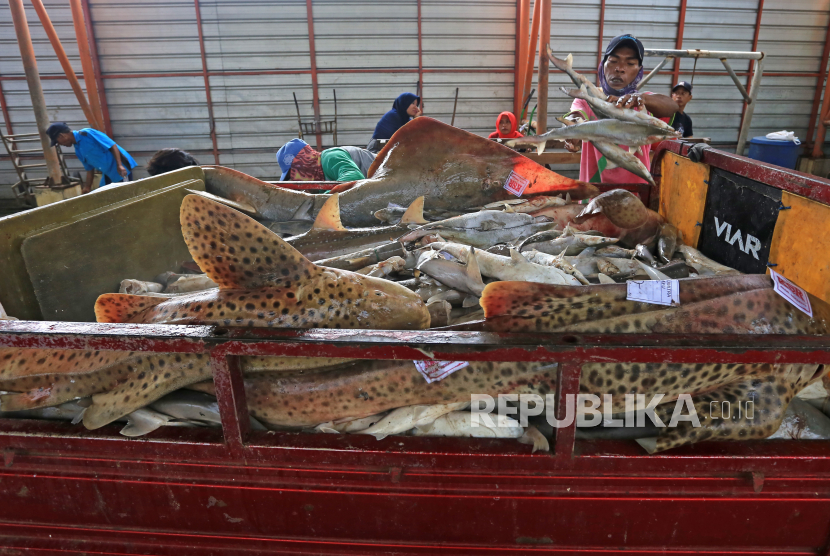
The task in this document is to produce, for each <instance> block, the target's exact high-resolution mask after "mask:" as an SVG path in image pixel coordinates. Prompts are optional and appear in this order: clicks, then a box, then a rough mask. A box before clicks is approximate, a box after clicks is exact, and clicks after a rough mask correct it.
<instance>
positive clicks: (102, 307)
mask: <svg viewBox="0 0 830 556" xmlns="http://www.w3.org/2000/svg"><path fill="white" fill-rule="evenodd" d="M164 301H167V298H166V297H149V296H146V295H130V294H127V293H105V294H103V295H101V296H99V297H98V299H97V300H96V301H95V319H96V320H97V321H98V322H133V320H132V319H134V318H135V317H136V316H138V315H140V314H141V313H142V312H144V310H145V309H149V308H150V307H155V306H156V305H158V304H159V303H162V302H164ZM139 322H140V321H139Z"/></svg>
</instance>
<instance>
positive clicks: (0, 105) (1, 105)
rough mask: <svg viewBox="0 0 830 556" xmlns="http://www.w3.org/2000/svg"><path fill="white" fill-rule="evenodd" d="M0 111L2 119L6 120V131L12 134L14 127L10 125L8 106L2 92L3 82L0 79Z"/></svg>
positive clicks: (10, 118)
mask: <svg viewBox="0 0 830 556" xmlns="http://www.w3.org/2000/svg"><path fill="white" fill-rule="evenodd" d="M0 111H2V112H3V121H4V122H6V133H7V134H8V135H12V134H13V133H14V128H13V127H12V117H11V115H10V114H9V107H8V105H7V104H6V96H5V95H4V94H3V83H2V81H0Z"/></svg>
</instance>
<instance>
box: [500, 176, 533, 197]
mask: <svg viewBox="0 0 830 556" xmlns="http://www.w3.org/2000/svg"><path fill="white" fill-rule="evenodd" d="M528 185H530V180H529V179H525V178H523V177H522V176H520V175H519V174H517V173H516V172H514V171H512V170H511V171H510V175H509V176H507V181H506V182H505V183H504V188H505V189H506V190H508V191H509V192H510V193H512V194H513V195H515V196H516V197H521V196H522V193H524V192H525V189H527V186H528Z"/></svg>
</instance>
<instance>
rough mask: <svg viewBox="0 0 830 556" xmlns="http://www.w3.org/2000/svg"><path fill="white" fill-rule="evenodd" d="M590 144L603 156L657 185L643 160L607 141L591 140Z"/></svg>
mask: <svg viewBox="0 0 830 556" xmlns="http://www.w3.org/2000/svg"><path fill="white" fill-rule="evenodd" d="M591 144H592V145H593V146H595V147H596V148H597V150H598V151H599V152H601V153H602V154H603V155H604V156H605V158H607V159H608V160H610V161H611V162H613V163H614V164H616V165H617V166H619V167H620V168H623V169H625V170H628V171H629V172H631V173H632V174H634V175H635V176H639V177H641V178H643V179H644V180H646V181H647V182H648V183H650V184H651V185H653V186H655V187H657V183H656V182H655V181H654V178H653V177H652V175H651V172H649V171H648V168H646V165H645V164H643V161H642V160H640V159H639V158H637V157H636V156H634V155H633V154H632V153H631V152H629V151H626V150H624V149H623V148H622V147H620V146H619V145H616V144H614V143H610V142H608V141H591Z"/></svg>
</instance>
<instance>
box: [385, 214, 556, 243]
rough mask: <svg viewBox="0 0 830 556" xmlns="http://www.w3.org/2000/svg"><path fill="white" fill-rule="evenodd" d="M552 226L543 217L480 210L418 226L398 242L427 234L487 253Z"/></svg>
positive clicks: (412, 239) (408, 240)
mask: <svg viewBox="0 0 830 556" xmlns="http://www.w3.org/2000/svg"><path fill="white" fill-rule="evenodd" d="M555 226H556V224H555V223H553V222H551V221H550V220H549V219H548V218H546V217H533V216H531V215H529V214H524V213H507V212H502V211H498V210H482V211H479V212H474V213H472V214H465V215H463V216H456V217H455V218H448V219H447V220H442V221H440V222H433V223H431V224H426V225H425V226H420V227H418V228H416V229H414V230H412V231H411V232H409V233H407V234H405V235H403V236H402V237H400V238H399V241H401V242H402V243H407V242H410V241H415V240H417V239H419V238H421V237H424V236H426V235H428V234H438V235H440V236H441V237H442V238H444V239H445V240H449V241H458V242H461V243H465V244H467V245H472V246H473V247H476V248H478V249H487V248H488V247H490V246H491V245H495V244H497V243H508V242H512V241H516V240H518V239H519V238H522V237H525V236H527V235H530V234H533V233H535V232H538V231H541V230H546V229H549V228H553V227H555Z"/></svg>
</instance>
